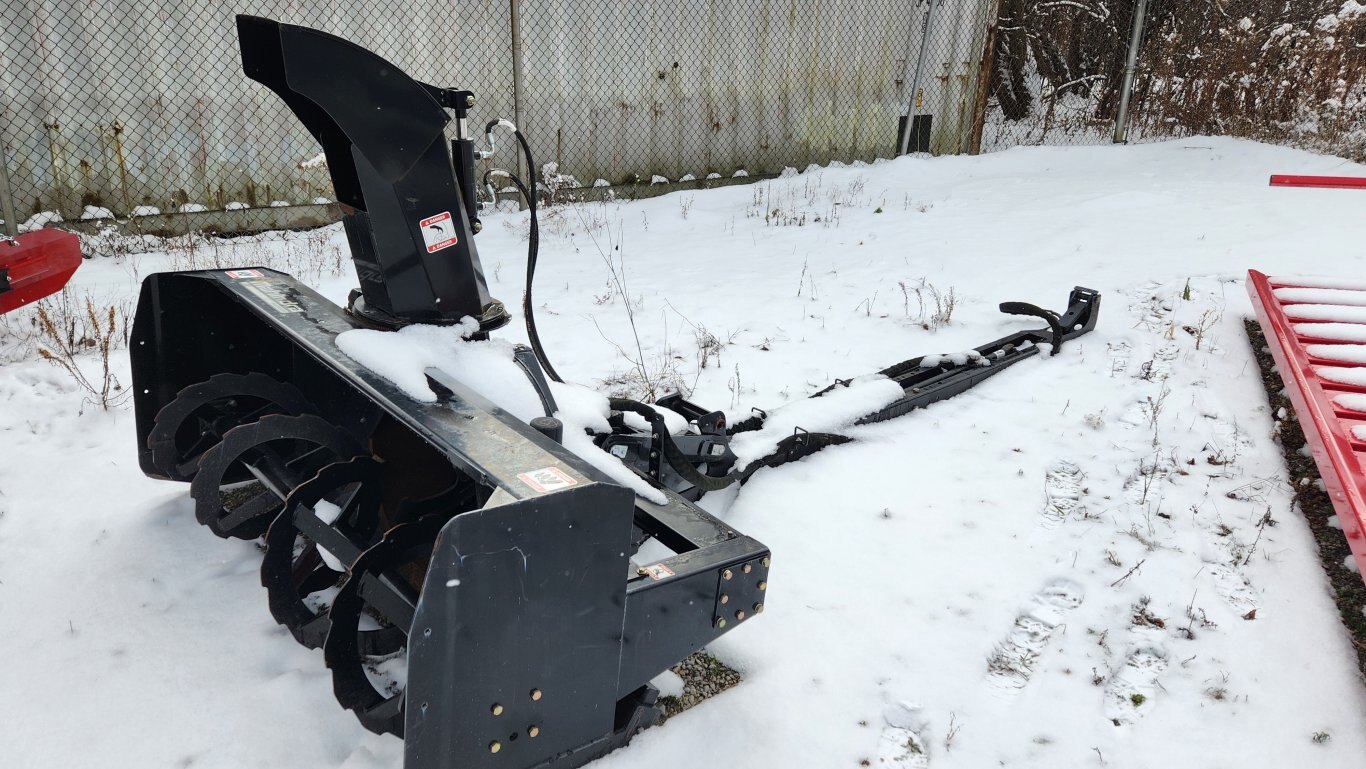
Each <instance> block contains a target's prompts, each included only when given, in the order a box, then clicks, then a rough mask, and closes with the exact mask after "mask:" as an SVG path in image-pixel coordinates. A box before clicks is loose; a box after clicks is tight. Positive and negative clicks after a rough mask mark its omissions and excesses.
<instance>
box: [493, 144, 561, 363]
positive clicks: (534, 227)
mask: <svg viewBox="0 0 1366 769" xmlns="http://www.w3.org/2000/svg"><path fill="white" fill-rule="evenodd" d="M498 125H508V126H510V125H512V124H511V123H508V122H507V121H498V120H494V121H491V122H490V123H489V124H488V125H487V126H485V129H484V130H485V132H486V133H490V134H491V133H492V132H493V129H494V128H495V127H496V126H498ZM512 135H513V136H515V137H516V138H517V143H518V144H520V145H522V154H523V155H525V156H526V165H527V173H529V174H531V179H532V184H531V188H530V189H528V188H527V185H526V184H525V183H524V182H523V181H522V180H521V179H518V178H517V177H516V176H514V175H512V174H508V178H509V179H511V180H512V183H513V184H514V185H516V187H517V190H518V191H519V192H521V193H522V197H523V198H524V199H525V200H526V207H527V210H528V211H530V212H531V232H530V234H529V237H528V243H527V254H526V290H525V291H524V292H523V293H522V314H523V315H525V316H526V335H527V338H528V339H529V340H530V342H531V350H532V352H534V353H535V354H536V360H537V361H539V362H540V364H541V368H542V369H544V370H545V374H546V376H548V377H550V378H551V379H552V380H554V381H556V382H561V383H563V382H564V380H563V379H561V378H560V375H559V373H558V372H557V371H555V367H554V366H552V365H550V358H549V357H547V356H546V354H545V348H544V347H542V346H541V335H540V334H539V333H537V331H536V312H535V310H534V309H533V307H532V301H531V286H532V283H534V282H535V279H536V258H537V256H538V254H539V252H540V249H541V234H540V227H539V225H538V223H537V220H536V190H535V185H536V182H535V180H536V176H535V174H536V161H535V160H534V159H533V158H532V156H531V146H530V145H529V144H527V141H526V137H525V136H523V135H522V129H520V128H517V127H515V126H514V127H513V129H512ZM484 179H485V181H486V182H487V180H488V174H487V173H485V174H484Z"/></svg>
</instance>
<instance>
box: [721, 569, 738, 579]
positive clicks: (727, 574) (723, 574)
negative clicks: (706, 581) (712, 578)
mask: <svg viewBox="0 0 1366 769" xmlns="http://www.w3.org/2000/svg"><path fill="white" fill-rule="evenodd" d="M734 576H735V574H734V572H732V571H731V570H730V569H726V570H725V571H723V572H721V579H730V578H731V577H734Z"/></svg>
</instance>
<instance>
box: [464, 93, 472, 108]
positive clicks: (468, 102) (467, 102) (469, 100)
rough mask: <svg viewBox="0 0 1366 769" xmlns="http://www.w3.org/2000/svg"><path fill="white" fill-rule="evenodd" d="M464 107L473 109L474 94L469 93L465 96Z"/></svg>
mask: <svg viewBox="0 0 1366 769" xmlns="http://www.w3.org/2000/svg"><path fill="white" fill-rule="evenodd" d="M465 106H466V107H473V106H474V94H472V93H470V94H465Z"/></svg>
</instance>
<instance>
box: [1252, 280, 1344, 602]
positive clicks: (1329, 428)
mask: <svg viewBox="0 0 1366 769" xmlns="http://www.w3.org/2000/svg"><path fill="white" fill-rule="evenodd" d="M1247 276H1248V280H1247V292H1248V294H1249V295H1250V296H1251V297H1252V306H1253V308H1254V309H1255V310H1256V312H1257V322H1258V323H1260V324H1261V326H1262V331H1263V332H1264V333H1265V334H1266V339H1267V342H1268V345H1267V346H1268V347H1270V348H1271V355H1272V357H1274V358H1275V359H1276V366H1277V368H1278V369H1279V371H1280V375H1281V380H1282V381H1283V382H1285V385H1286V387H1285V389H1286V394H1288V395H1289V396H1290V402H1291V403H1293V404H1294V405H1295V414H1296V415H1297V416H1298V417H1299V421H1300V427H1302V428H1303V429H1304V437H1305V438H1306V439H1307V440H1308V441H1309V448H1310V450H1311V451H1312V452H1313V456H1314V462H1315V464H1317V465H1318V466H1319V475H1320V476H1321V477H1322V478H1323V484H1324V487H1325V489H1326V490H1327V492H1328V496H1329V498H1330V499H1332V500H1333V508H1334V509H1335V510H1336V511H1337V514H1338V521H1339V523H1340V524H1341V525H1342V533H1343V534H1344V535H1346V537H1347V544H1348V546H1349V547H1351V548H1352V554H1353V555H1354V556H1355V557H1356V562H1357V565H1358V566H1359V567H1360V572H1361V574H1362V579H1363V580H1366V441H1363V440H1360V439H1358V438H1357V437H1356V436H1354V435H1353V434H1352V428H1353V427H1362V426H1366V412H1357V411H1352V410H1350V409H1346V408H1343V407H1342V406H1340V405H1338V404H1336V403H1334V402H1333V398H1334V397H1335V396H1338V395H1343V394H1349V393H1350V394H1360V395H1366V387H1361V386H1354V385H1349V384H1343V383H1341V382H1333V381H1329V380H1327V379H1325V378H1323V377H1321V376H1320V375H1319V374H1318V372H1317V370H1316V369H1315V367H1316V366H1333V367H1337V368H1357V369H1360V370H1361V371H1362V372H1363V373H1366V364H1354V363H1347V362H1344V361H1338V360H1332V359H1327V358H1319V357H1315V356H1313V355H1311V354H1310V353H1309V349H1308V347H1309V345H1311V344H1312V345H1320V344H1325V345H1335V344H1349V343H1346V342H1334V341H1330V340H1324V339H1315V338H1313V337H1307V336H1304V335H1302V334H1299V333H1297V332H1296V331H1295V325H1296V323H1295V322H1294V321H1291V320H1290V318H1289V317H1288V316H1287V315H1286V311H1285V306H1286V305H1289V304H1297V303H1298V302H1289V301H1282V299H1281V298H1280V297H1277V296H1276V289H1278V288H1296V287H1309V288H1319V287H1322V283H1321V282H1320V283H1319V285H1317V286H1315V285H1313V284H1314V283H1316V281H1307V280H1306V281H1303V282H1299V283H1297V282H1296V279H1294V278H1279V277H1277V278H1269V277H1267V276H1266V275H1263V274H1262V273H1260V272H1257V271H1256V270H1248V273H1247ZM1305 284H1310V285H1308V286H1306V285H1305ZM1338 290H1342V289H1338ZM1348 290H1351V289H1348ZM1361 294H1362V296H1363V297H1366V291H1361ZM1339 303H1340V302H1319V304H1339ZM1335 322H1336V321H1335ZM1358 325H1361V326H1362V327H1363V329H1366V324H1358Z"/></svg>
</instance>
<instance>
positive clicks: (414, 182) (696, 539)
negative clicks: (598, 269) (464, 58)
mask: <svg viewBox="0 0 1366 769" xmlns="http://www.w3.org/2000/svg"><path fill="white" fill-rule="evenodd" d="M238 34H239V36H240V43H241V49H242V58H243V63H244V66H245V69H246V72H247V74H248V75H249V76H250V77H252V78H253V79H255V80H258V81H260V82H261V83H263V84H265V85H267V86H269V87H270V88H271V90H273V91H274V92H275V93H277V94H278V95H279V96H280V97H281V98H283V99H284V100H285V101H286V102H287V103H288V104H289V106H290V107H291V109H292V110H293V111H294V113H295V114H296V115H297V116H298V117H299V119H300V120H301V121H303V123H304V125H306V126H307V127H308V129H309V131H311V132H312V133H313V135H314V136H316V137H317V139H318V141H319V142H320V143H321V144H322V146H323V149H324V151H325V153H326V156H327V161H328V167H329V169H330V171H331V175H332V181H333V184H334V186H335V188H336V193H337V198H338V200H339V202H340V203H341V204H342V210H343V221H344V223H345V229H346V236H347V240H348V242H349V244H350V246H351V252H352V257H353V259H354V261H355V265H356V272H357V274H358V276H359V278H360V284H361V290H360V292H359V294H358V295H357V294H353V297H352V300H351V302H350V307H349V308H348V309H347V310H343V309H341V308H339V307H337V306H335V305H333V304H332V303H330V302H328V301H327V300H325V299H324V298H323V297H322V296H320V295H319V294H317V293H316V292H314V291H313V290H311V289H310V288H308V287H307V286H304V285H302V284H301V283H299V282H298V281H296V280H294V279H293V278H291V277H290V276H288V275H284V274H281V273H278V272H274V271H271V270H267V269H263V268H243V269H235V270H205V271H195V272H180V273H162V274H156V275H152V276H149V277H148V278H147V279H146V280H145V281H144V283H143V286H142V293H141V297H140V299H139V303H138V311H137V317H136V321H135V324H134V328H133V334H132V343H131V347H132V362H133V384H134V388H135V389H134V392H135V396H134V404H135V408H136V418H137V433H138V440H139V443H140V454H139V461H140V464H141V467H142V470H143V471H144V472H145V473H146V474H147V475H149V476H152V477H156V478H164V479H169V480H177V481H186V482H189V483H190V488H191V494H192V496H193V498H194V501H195V513H196V517H197V518H198V519H199V521H200V522H201V523H203V524H205V525H206V526H208V527H209V528H210V529H211V530H213V531H214V533H216V534H218V535H219V536H225V537H242V538H256V537H261V536H264V537H265V543H266V554H265V558H264V561H263V564H262V569H261V580H262V583H263V584H264V585H265V586H266V588H268V591H269V597H270V610H271V613H272V614H273V615H274V617H275V618H276V619H277V620H278V621H279V622H280V623H281V624H283V625H285V626H286V627H287V628H288V629H289V630H290V631H291V633H292V634H293V635H294V636H295V638H296V639H297V640H299V641H300V642H301V643H304V644H306V645H309V646H313V647H318V646H321V647H322V648H323V650H324V653H325V657H326V661H327V665H328V667H329V668H331V670H332V674H333V683H334V690H335V693H336V695H337V698H338V700H339V701H340V702H341V704H342V705H343V706H345V707H347V708H349V709H351V710H353V711H354V712H355V713H356V715H357V717H358V718H359V719H360V721H361V722H362V723H363V724H364V725H365V726H366V727H367V728H369V729H371V730H374V731H377V732H389V733H394V734H398V735H402V736H403V738H404V740H405V745H404V766H405V767H406V769H437V768H438V767H492V766H500V767H517V768H521V767H575V766H579V765H582V764H584V763H586V762H588V761H590V760H592V759H594V758H595V757H597V756H600V755H602V754H603V753H606V752H607V751H609V750H612V749H613V748H616V747H618V746H620V745H622V744H624V743H625V742H626V741H627V740H628V739H629V738H630V737H631V736H632V735H633V734H634V733H635V732H637V731H638V730H640V729H641V728H644V727H647V726H650V725H652V724H654V723H656V722H657V721H658V720H659V719H660V717H661V710H660V708H659V706H658V705H657V703H656V696H657V694H658V692H657V690H656V689H655V688H653V687H651V686H650V683H649V682H650V680H651V679H652V678H654V677H656V676H658V675H659V674H660V673H662V672H663V671H665V670H667V669H668V668H670V667H671V666H673V665H675V664H676V663H678V662H679V661H680V660H682V659H684V658H685V657H687V656H688V655H690V654H692V653H693V652H696V651H697V650H699V649H700V648H702V647H703V646H704V645H705V644H707V643H709V642H711V641H712V640H714V639H715V638H717V637H718V636H720V635H722V634H723V633H726V632H728V631H730V630H731V629H733V628H735V627H737V626H739V625H740V624H742V623H744V622H745V621H747V620H748V619H750V618H752V617H753V616H755V615H756V614H757V613H759V612H760V611H762V608H763V600H764V591H765V589H766V588H767V579H768V569H769V551H768V549H767V548H766V547H764V545H763V544H761V543H759V542H757V541H755V540H754V539H751V538H750V537H747V536H744V535H743V534H741V533H739V532H737V531H735V530H734V529H732V528H731V527H729V526H727V525H725V524H723V523H721V522H720V521H718V520H717V519H715V518H713V517H712V516H711V515H708V514H707V513H706V512H704V511H702V510H701V509H699V508H697V507H696V506H694V505H693V504H692V503H691V502H689V501H688V500H686V499H684V498H683V497H682V496H680V495H679V494H676V493H674V492H673V491H671V490H668V489H662V490H661V491H662V493H663V494H664V495H665V496H664V498H665V500H666V501H665V502H664V503H663V504H655V503H653V502H649V501H646V500H643V499H639V498H637V497H636V496H635V495H634V494H633V493H632V492H631V491H629V490H627V489H626V488H623V487H622V486H621V485H619V484H617V483H614V482H612V481H611V480H610V479H609V478H608V477H607V476H605V475H604V474H603V473H601V472H600V471H598V470H597V469H595V468H594V467H593V466H591V465H590V464H588V463H587V462H585V461H583V460H582V459H580V458H579V457H578V456H576V455H575V454H573V453H570V452H569V451H566V450H565V449H564V448H563V447H562V446H561V445H560V444H559V443H558V438H559V435H560V430H561V428H560V426H559V424H558V422H557V420H555V419H554V418H553V413H548V414H547V416H546V417H545V418H540V419H537V420H533V421H534V422H535V423H536V424H535V427H533V426H532V425H528V424H525V423H523V422H521V421H520V420H518V419H517V418H515V417H513V416H512V415H510V414H508V413H507V412H505V411H504V410H502V409H500V408H499V407H498V406H496V405H494V404H493V403H491V402H489V401H488V400H486V399H485V398H483V397H481V396H480V395H478V394H476V393H474V392H472V391H470V390H469V389H468V388H466V387H465V386H464V385H462V384H461V383H460V381H459V380H458V379H457V378H456V377H455V376H453V374H455V373H458V372H446V371H439V370H435V369H433V370H429V371H428V372H427V376H428V383H429V386H430V389H431V393H432V400H430V401H426V400H419V399H415V398H413V397H410V396H409V395H407V394H405V393H404V392H402V391H401V390H399V389H398V388H396V387H394V386H393V385H392V384H391V383H389V382H388V381H386V380H385V379H383V378H381V377H379V376H377V375H376V374H374V373H372V372H371V371H369V370H367V369H365V368H364V367H362V366H360V365H359V364H358V363H357V362H356V361H354V360H353V359H351V358H350V357H348V356H347V355H346V354H345V353H343V352H342V351H341V350H340V349H338V347H337V344H336V342H335V339H336V337H337V335H338V334H341V333H343V332H345V331H349V330H351V329H355V328H360V327H370V328H374V327H377V326H378V327H381V328H393V327H397V326H401V325H403V324H407V323H455V322H457V321H459V320H460V319H461V318H463V317H465V316H472V317H474V318H476V319H478V320H479V322H480V325H481V332H487V331H489V330H491V329H492V328H495V327H497V326H498V325H501V324H502V323H503V322H504V321H505V320H506V314H505V312H504V311H503V308H502V306H501V305H500V304H499V303H498V302H496V301H495V300H493V299H491V298H490V297H489V296H488V291H487V289H486V287H485V281H484V277H483V274H482V272H481V269H480V265H479V259H478V256H477V254H476V251H475V246H474V241H473V237H472V236H473V233H474V231H475V229H476V227H475V226H474V225H475V224H477V217H476V213H477V209H476V208H475V198H474V168H473V163H474V160H473V157H474V155H473V142H472V140H471V139H470V137H469V135H468V131H467V130H466V127H465V121H466V110H467V109H468V107H469V106H470V105H471V104H472V103H473V96H472V95H471V94H469V93H468V92H465V91H457V90H451V89H445V88H437V87H434V86H430V85H427V84H424V83H419V82H417V81H416V80H413V79H412V78H410V77H408V76H407V75H406V74H404V73H403V72H402V71H400V70H399V69H398V68H397V67H395V66H394V65H392V64H390V63H389V62H387V61H385V60H383V59H381V58H380V57H378V56H376V55H375V54H373V53H371V52H369V51H367V50H365V49H363V48H360V47H358V46H356V45H354V44H352V43H349V42H347V41H345V40H342V39H340V38H337V37H334V36H332V35H329V34H325V33H323V32H319V31H316V30H312V29H306V28H303V27H297V26H290V25H286V24H279V23H276V22H274V21H270V20H268V19H261V18H253V17H247V16H239V17H238ZM445 110H451V111H453V112H454V114H455V118H456V121H457V127H456V135H455V140H454V141H452V142H448V141H447V139H446V134H445V130H446V127H447V125H448V123H449V122H450V118H449V117H448V115H447V114H446V112H445ZM472 223H473V224H472ZM518 360H519V362H520V363H522V364H523V365H524V367H525V368H526V369H527V370H528V372H529V376H530V377H531V378H532V380H533V382H534V383H536V384H537V385H538V390H539V391H540V392H542V394H543V396H545V397H544V398H543V400H545V401H546V402H547V406H548V407H550V408H548V412H553V400H552V399H550V398H549V393H548V391H547V389H546V388H545V385H544V379H543V378H542V377H541V373H540V370H539V368H538V367H537V365H536V361H535V359H534V358H533V357H530V356H528V355H526V354H524V353H519V356H518ZM649 540H656V541H657V542H658V543H659V544H661V545H663V549H662V550H661V549H660V548H657V547H656V549H655V552H666V553H667V552H671V553H672V555H667V557H662V558H656V559H652V560H649V561H647V562H644V563H638V562H637V561H636V560H635V558H636V552H637V550H638V548H639V547H640V546H641V545H642V544H644V543H646V542H647V541H649ZM405 665H406V676H404V675H394V676H392V677H391V680H380V679H383V674H382V673H380V674H377V673H376V672H375V671H377V670H378V671H383V670H385V669H387V668H392V667H394V666H400V667H401V666H405ZM405 678H406V687H403V686H402V684H401V683H400V682H401V681H403V680H404V679H405Z"/></svg>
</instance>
